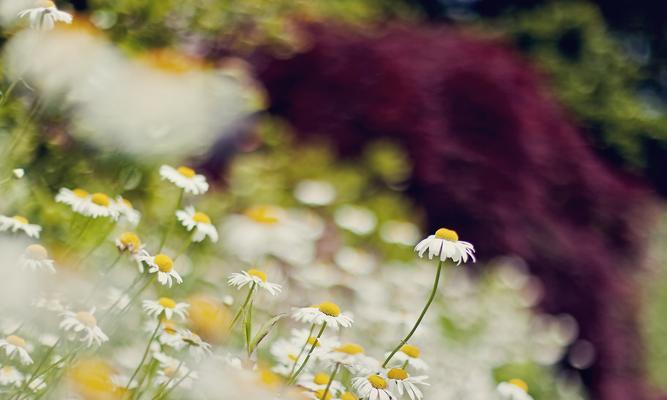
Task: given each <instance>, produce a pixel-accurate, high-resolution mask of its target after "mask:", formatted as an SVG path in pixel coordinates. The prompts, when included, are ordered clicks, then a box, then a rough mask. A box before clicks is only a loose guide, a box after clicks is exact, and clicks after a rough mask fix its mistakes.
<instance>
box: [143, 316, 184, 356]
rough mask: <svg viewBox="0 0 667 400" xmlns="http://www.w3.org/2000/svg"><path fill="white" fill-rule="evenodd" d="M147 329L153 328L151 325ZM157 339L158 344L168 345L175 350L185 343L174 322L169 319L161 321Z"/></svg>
mask: <svg viewBox="0 0 667 400" xmlns="http://www.w3.org/2000/svg"><path fill="white" fill-rule="evenodd" d="M149 330H151V331H152V330H153V328H152V327H151V328H150V329H149ZM157 340H158V342H160V344H162V345H164V346H169V347H171V348H173V349H175V350H180V349H182V348H183V347H184V346H185V344H186V343H185V341H184V340H183V336H181V333H180V332H179V330H178V329H177V328H176V325H175V324H174V322H173V321H169V320H163V321H162V325H161V327H160V332H159V334H158V337H157Z"/></svg>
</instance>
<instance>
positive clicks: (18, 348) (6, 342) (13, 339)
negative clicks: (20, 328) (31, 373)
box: [0, 335, 32, 365]
mask: <svg viewBox="0 0 667 400" xmlns="http://www.w3.org/2000/svg"><path fill="white" fill-rule="evenodd" d="M26 346H27V344H26V342H25V339H23V338H22V337H20V336H16V335H9V336H7V337H6V338H4V339H0V349H5V354H6V355H7V357H9V358H12V356H13V355H14V354H16V355H17V356H18V358H19V360H21V363H22V364H25V365H28V364H32V358H31V357H30V354H28V350H27V348H26Z"/></svg>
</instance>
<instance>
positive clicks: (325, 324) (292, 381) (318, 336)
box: [287, 321, 327, 385]
mask: <svg viewBox="0 0 667 400" xmlns="http://www.w3.org/2000/svg"><path fill="white" fill-rule="evenodd" d="M326 327H327V322H326V321H324V323H323V324H322V328H320V331H319V332H318V333H317V336H316V337H315V341H313V344H312V345H311V346H310V349H309V350H308V354H306V358H305V359H304V360H303V363H302V364H301V366H300V367H299V369H297V370H296V372H295V373H294V375H292V376H291V377H290V378H289V379H288V380H287V384H288V385H291V384H292V383H294V381H295V380H296V378H297V377H298V376H299V374H300V373H301V371H303V369H304V368H305V367H306V364H308V360H310V355H311V354H313V351H314V350H315V347H316V346H317V342H318V341H319V339H320V337H321V336H322V333H324V329H326ZM308 339H310V337H309V338H308Z"/></svg>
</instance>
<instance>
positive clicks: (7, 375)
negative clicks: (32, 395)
mask: <svg viewBox="0 0 667 400" xmlns="http://www.w3.org/2000/svg"><path fill="white" fill-rule="evenodd" d="M21 383H23V374H22V373H20V372H19V371H18V370H17V369H16V368H14V367H12V366H10V365H5V366H3V367H0V385H2V386H8V385H14V386H16V387H20V386H21Z"/></svg>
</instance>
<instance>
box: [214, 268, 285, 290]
mask: <svg viewBox="0 0 667 400" xmlns="http://www.w3.org/2000/svg"><path fill="white" fill-rule="evenodd" d="M227 283H229V285H230V286H234V287H236V288H238V289H241V288H243V287H244V286H246V285H249V286H250V285H252V284H254V285H255V286H258V287H261V288H262V289H264V290H266V291H267V292H269V293H271V295H273V296H275V295H276V294H278V293H280V291H281V290H282V287H281V286H280V285H279V284H277V283H271V282H268V281H267V277H266V274H265V273H264V272H263V271H260V270H258V269H254V268H251V269H249V270H247V271H241V272H232V274H231V275H229V278H228V279H227Z"/></svg>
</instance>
